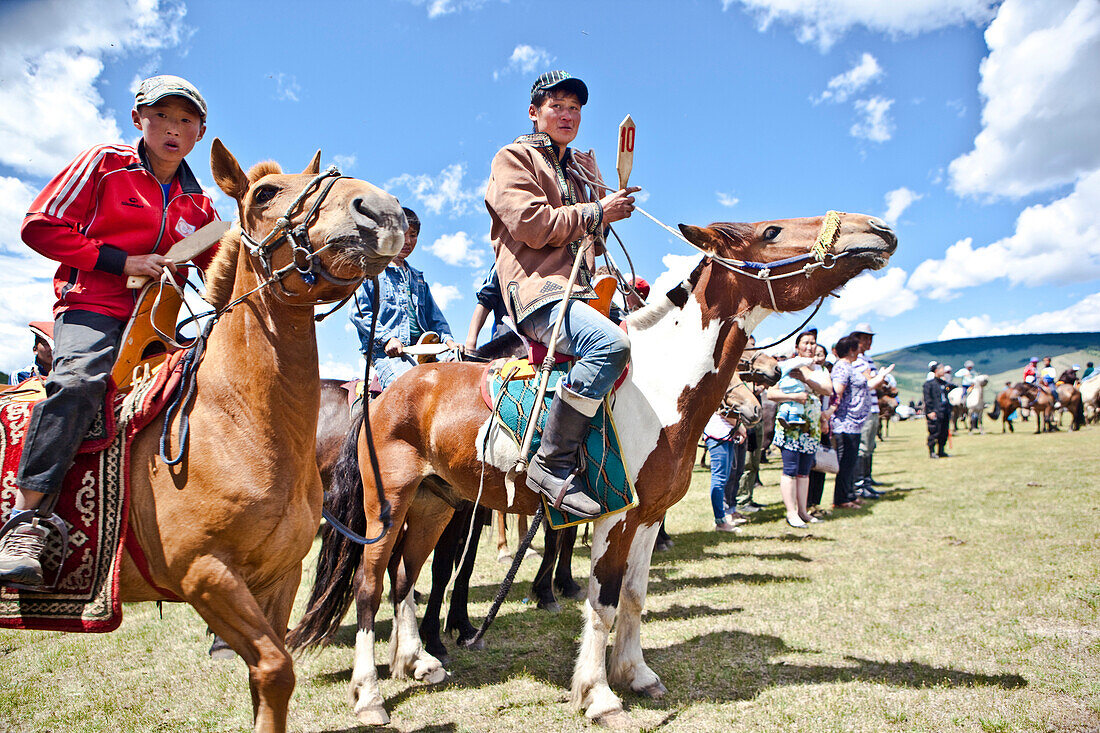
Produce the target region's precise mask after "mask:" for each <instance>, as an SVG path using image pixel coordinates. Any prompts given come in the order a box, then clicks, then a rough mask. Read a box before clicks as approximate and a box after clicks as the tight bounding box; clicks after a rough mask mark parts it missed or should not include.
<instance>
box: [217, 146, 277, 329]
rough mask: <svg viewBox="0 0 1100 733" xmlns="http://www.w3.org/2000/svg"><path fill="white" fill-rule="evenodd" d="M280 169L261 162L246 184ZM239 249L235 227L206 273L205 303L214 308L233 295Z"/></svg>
mask: <svg viewBox="0 0 1100 733" xmlns="http://www.w3.org/2000/svg"><path fill="white" fill-rule="evenodd" d="M282 172H283V169H282V167H281V166H280V165H279V164H278V163H276V162H275V161H274V160H262V161H260V162H259V163H257V164H256V165H254V166H252V168H251V169H250V170H249V171H248V182H249V184H253V183H255V182H256V181H258V180H260V179H261V178H263V177H264V176H268V175H272V174H277V173H282ZM240 249H241V227H240V224H237V225H235V226H234V227H233V228H232V229H230V230H229V231H228V232H226V233H225V236H224V237H222V241H221V243H220V244H219V245H218V253H217V254H216V255H214V261H213V262H211V263H210V267H209V268H207V271H206V295H205V296H204V297H205V299H206V302H207V303H209V304H210V305H212V306H214V308H217V309H221V308H224V307H225V306H226V305H227V304H228V303H229V297H230V296H231V295H232V294H233V281H234V280H235V279H236V277H237V256H238V254H239V253H240Z"/></svg>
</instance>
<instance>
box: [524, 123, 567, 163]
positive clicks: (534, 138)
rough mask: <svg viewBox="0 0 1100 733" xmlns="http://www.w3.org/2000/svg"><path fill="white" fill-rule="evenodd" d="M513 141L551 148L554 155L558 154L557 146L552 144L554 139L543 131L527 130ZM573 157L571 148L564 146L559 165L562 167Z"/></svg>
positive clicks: (541, 147)
mask: <svg viewBox="0 0 1100 733" xmlns="http://www.w3.org/2000/svg"><path fill="white" fill-rule="evenodd" d="M512 142H513V143H519V144H521V145H530V146H531V147H533V148H538V149H545V150H552V151H554V157H555V158H557V156H558V146H557V145H555V144H554V141H553V140H551V139H550V136H549V135H548V134H546V133H545V132H529V133H527V134H526V135H520V136H519V137H517V138H516V139H515V140H513V141H512ZM572 157H573V148H566V149H565V155H563V156H561V165H562V167H563V168H564V167H565V165H566V163H568V162H569V161H570V159H571V158H572Z"/></svg>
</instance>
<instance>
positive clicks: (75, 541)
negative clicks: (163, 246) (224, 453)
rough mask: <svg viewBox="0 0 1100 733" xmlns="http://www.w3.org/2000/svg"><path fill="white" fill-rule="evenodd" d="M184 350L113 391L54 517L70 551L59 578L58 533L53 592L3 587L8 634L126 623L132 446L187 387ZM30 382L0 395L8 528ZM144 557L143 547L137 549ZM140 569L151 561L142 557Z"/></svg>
mask: <svg viewBox="0 0 1100 733" xmlns="http://www.w3.org/2000/svg"><path fill="white" fill-rule="evenodd" d="M183 353H184V352H182V351H180V352H176V353H175V354H173V355H172V356H171V357H169V359H168V361H166V362H165V364H163V365H162V366H161V367H160V368H159V370H158V371H157V372H155V373H154V374H153V375H152V376H151V377H150V378H149V379H147V380H145V381H144V382H142V383H141V384H140V385H138V386H137V387H135V388H134V390H133V391H131V392H130V393H129V394H127V395H124V396H122V397H116V395H117V392H116V391H115V389H114V385H113V384H112V385H111V386H110V387H109V388H108V394H107V400H106V404H105V407H104V410H102V411H101V413H100V415H99V417H98V418H97V419H96V422H95V424H93V426H92V429H91V430H90V431H89V436H88V437H87V438H86V439H85V441H84V443H82V444H81V447H80V450H79V452H78V453H77V456H76V460H75V462H74V463H73V466H72V468H70V469H69V472H68V473H67V474H66V475H65V480H64V483H63V485H62V490H61V494H60V496H59V498H58V501H57V504H56V506H55V507H54V512H55V513H56V514H57V515H58V516H60V517H61V518H62V520H64V522H65V523H66V524H67V525H68V532H69V553H68V557H67V558H66V560H65V562H64V565H63V566H62V567H61V568H60V574H58V572H59V569H58V563H59V561H60V560H61V556H62V552H61V538H60V536H59V535H58V534H57V532H56V531H53V530H51V532H50V538H49V540H48V542H47V548H46V557H45V558H43V572H44V575H45V576H46V580H47V583H49V582H50V580H51V579H53V578H57V587H56V588H55V589H54V590H52V591H48V592H42V591H28V590H19V589H16V588H11V587H8V586H0V628H9V629H39V630H45V631H82V632H103V631H113V630H114V629H115V628H117V627H118V625H119V624H120V623H121V622H122V604H121V602H120V601H119V599H118V574H119V568H120V567H121V559H122V553H123V550H124V547H125V543H124V542H123V539H124V538H125V537H126V533H127V520H128V516H129V514H128V512H129V493H130V492H129V480H130V476H129V469H130V462H129V455H130V444H131V442H132V441H133V438H134V436H135V435H136V434H137V432H138V431H139V430H141V429H142V428H143V427H145V426H146V425H148V424H149V423H150V422H151V421H152V420H153V418H154V417H156V415H157V413H158V412H159V411H160V410H161V408H162V407H163V406H164V405H165V404H166V403H167V401H168V398H169V397H170V396H171V393H172V391H173V389H174V388H175V386H176V384H177V383H178V382H179V375H180V369H179V362H180V357H181V356H182V354H183ZM33 390H34V386H33V385H32V384H31V383H30V382H25V383H24V384H23V385H20V387H19V389H16V390H9V391H5V392H3V393H0V524H2V523H3V522H6V521H7V520H8V518H9V517H10V515H11V510H12V507H13V506H14V504H15V489H16V483H15V477H16V473H17V471H18V468H19V459H20V457H21V456H22V455H23V445H24V442H23V436H24V435H25V434H26V430H27V425H28V423H29V422H30V416H31V408H32V407H33V405H34V402H36V401H37V400H38V399H41V398H43V397H45V393H44V392H41V393H40V394H38V395H37V397H36V395H35V393H34V391H33ZM137 552H138V553H140V549H138V550H137ZM135 560H138V561H139V567H141V566H143V565H144V557H140V558H137V557H135Z"/></svg>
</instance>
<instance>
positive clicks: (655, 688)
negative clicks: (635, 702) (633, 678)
mask: <svg viewBox="0 0 1100 733" xmlns="http://www.w3.org/2000/svg"><path fill="white" fill-rule="evenodd" d="M637 692H638V694H639V695H645V696H646V697H648V698H649V699H650V700H660V699H661V698H663V697H664V696H665V695H666V694H668V688H667V687H665V686H664V685H662V684H661V681H660V680H657V681H656V682H654V683H653V684H652V685H646V686H645V687H643V688H642V689H640V690H638V691H637Z"/></svg>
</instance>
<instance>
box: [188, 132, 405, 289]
mask: <svg viewBox="0 0 1100 733" xmlns="http://www.w3.org/2000/svg"><path fill="white" fill-rule="evenodd" d="M320 159H321V152H320V151H317V153H316V155H314V157H313V160H311V161H310V163H309V165H307V166H306V168H305V170H303V171H302V172H301V173H297V174H292V173H283V172H282V169H281V168H280V167H279V166H278V164H276V163H273V162H270V161H269V162H264V163H259V164H257V165H255V166H253V168H252V170H250V171H249V172H248V173H247V174H246V173H245V172H244V170H242V169H241V166H240V164H239V163H238V162H237V159H236V158H235V157H233V154H232V153H230V152H229V150H228V149H227V148H226V147H225V145H224V144H222V142H221V140H218V139H215V140H214V143H213V145H211V148H210V168H211V170H212V171H213V174H214V180H215V181H216V182H217V184H218V187H219V188H221V190H222V191H224V192H225V193H226V194H227V195H229V196H231V197H232V198H233V199H234V200H235V201H236V202H237V211H238V215H239V218H240V231H239V232H237V231H234V232H231V235H229V236H232V235H234V234H235V235H236V236H237V237H239V240H238V242H237V246H239V244H240V243H243V244H244V245H245V246H246V247H247V248H248V251H249V254H250V255H251V257H250V258H248V261H249V263H250V264H249V266H250V267H251V268H252V269H255V270H257V276H258V277H259V278H260V281H261V282H262V281H264V280H276V281H277V282H276V283H275V287H276V288H278V289H279V290H278V294H279V296H280V298H281V300H283V301H285V302H287V303H290V304H294V305H303V306H312V305H315V304H318V303H326V302H333V301H338V300H341V299H342V298H345V297H347V296H348V295H350V294H351V293H352V292H353V291H354V290H355V288H356V286H358V285H359V283H360V282H361V281H362V279H363V278H364V277H373V276H374V275H377V274H378V273H379V272H381V271H382V270H383V268H385V266H386V265H387V264H388V263H389V261H390V260H391V259H393V257H394V255H396V254H397V253H399V252H400V251H401V248H402V246H403V245H404V241H405V240H404V232H405V229H407V228H408V224H407V222H406V221H405V215H404V213H403V212H402V210H401V205H400V204H399V203H398V201H397V199H396V198H394V197H393V196H391V195H390V194H388V193H386V192H385V191H383V190H381V189H379V188H377V187H375V186H373V185H371V184H370V183H367V182H366V181H361V180H358V179H355V178H349V177H347V176H341V175H340V173H339V172H338V171H337V170H336V169H335V168H330V169H329V170H328V171H324V172H322V171H321V170H320ZM219 259H221V260H223V265H224V266H227V267H232V266H233V265H234V264H235V262H236V258H231V259H232V263H227V260H228V259H230V258H219ZM213 279H214V280H215V281H216V280H218V278H217V277H214V278H213ZM232 280H233V278H229V281H230V282H232ZM212 290H213V288H212ZM225 295H226V294H224V293H215V294H213V297H210V300H211V302H214V303H217V302H218V301H219V300H220V299H221V298H222V297H225ZM223 304H224V303H223Z"/></svg>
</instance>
